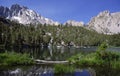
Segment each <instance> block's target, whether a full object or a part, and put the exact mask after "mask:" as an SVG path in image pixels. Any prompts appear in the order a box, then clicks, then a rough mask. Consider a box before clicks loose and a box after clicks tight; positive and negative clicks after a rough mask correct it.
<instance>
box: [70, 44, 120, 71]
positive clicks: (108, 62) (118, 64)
mask: <svg viewBox="0 0 120 76" xmlns="http://www.w3.org/2000/svg"><path fill="white" fill-rule="evenodd" d="M107 47H108V46H107V44H106V43H103V44H101V45H100V46H99V48H98V50H97V51H96V52H95V53H90V54H87V55H84V54H78V55H75V56H72V57H71V58H69V59H68V61H69V63H70V64H73V65H76V66H81V67H82V66H88V67H95V66H96V67H97V66H103V67H104V66H105V67H110V68H113V69H120V52H111V51H106V49H107Z"/></svg>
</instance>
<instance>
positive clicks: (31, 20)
mask: <svg viewBox="0 0 120 76" xmlns="http://www.w3.org/2000/svg"><path fill="white" fill-rule="evenodd" d="M0 16H2V17H5V18H7V19H10V20H12V21H17V22H19V23H21V24H50V25H59V23H58V22H55V21H53V20H51V19H48V18H45V17H43V16H41V15H39V14H38V13H36V12H35V11H33V10H31V9H28V8H27V7H25V6H20V5H18V4H14V5H12V6H11V7H10V8H8V7H4V6H0Z"/></svg>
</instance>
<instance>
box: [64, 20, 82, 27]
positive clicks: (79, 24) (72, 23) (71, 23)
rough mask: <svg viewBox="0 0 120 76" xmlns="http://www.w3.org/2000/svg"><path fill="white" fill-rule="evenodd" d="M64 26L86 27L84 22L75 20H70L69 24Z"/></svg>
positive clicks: (66, 23)
mask: <svg viewBox="0 0 120 76" xmlns="http://www.w3.org/2000/svg"><path fill="white" fill-rule="evenodd" d="M64 25H69V26H84V22H82V21H81V22H78V21H75V20H68V21H67V22H65V23H64Z"/></svg>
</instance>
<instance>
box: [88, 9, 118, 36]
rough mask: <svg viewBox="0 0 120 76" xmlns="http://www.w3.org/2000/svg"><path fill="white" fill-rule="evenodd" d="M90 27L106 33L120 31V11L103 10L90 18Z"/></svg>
mask: <svg viewBox="0 0 120 76" xmlns="http://www.w3.org/2000/svg"><path fill="white" fill-rule="evenodd" d="M88 28H89V29H92V30H95V31H97V32H99V33H104V34H116V33H120V12H116V13H110V12H109V11H103V12H101V13H99V14H98V15H97V16H96V17H93V18H92V19H91V20H90V22H89V23H88Z"/></svg>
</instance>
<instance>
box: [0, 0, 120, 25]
mask: <svg viewBox="0 0 120 76" xmlns="http://www.w3.org/2000/svg"><path fill="white" fill-rule="evenodd" d="M12 4H20V5H22V6H27V7H28V8H30V9H32V10H34V11H36V12H37V13H39V14H40V15H42V16H44V17H47V18H50V19H52V20H54V21H58V22H60V23H64V22H66V21H67V20H75V21H83V22H85V23H87V22H89V21H90V19H91V18H92V17H93V16H96V15H97V14H99V13H100V12H102V11H105V10H109V11H110V12H111V13H112V12H120V0H0V5H2V6H7V7H10V6H11V5H12Z"/></svg>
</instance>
